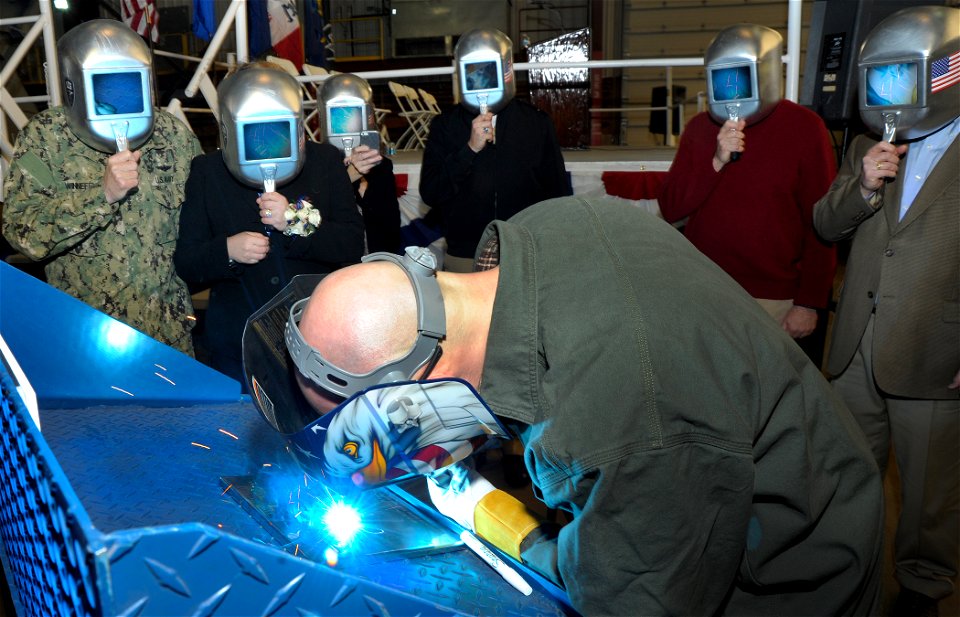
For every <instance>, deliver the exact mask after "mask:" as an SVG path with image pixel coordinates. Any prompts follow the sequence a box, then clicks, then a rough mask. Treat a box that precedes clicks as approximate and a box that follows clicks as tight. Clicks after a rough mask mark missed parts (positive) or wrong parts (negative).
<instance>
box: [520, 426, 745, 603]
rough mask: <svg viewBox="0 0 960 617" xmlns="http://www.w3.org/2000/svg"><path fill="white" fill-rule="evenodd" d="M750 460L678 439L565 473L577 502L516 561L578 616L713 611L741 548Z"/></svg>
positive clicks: (727, 585)
mask: <svg viewBox="0 0 960 617" xmlns="http://www.w3.org/2000/svg"><path fill="white" fill-rule="evenodd" d="M751 467H752V460H751V456H750V454H749V452H735V451H724V450H722V449H719V448H715V447H710V446H708V445H705V444H690V443H688V444H685V445H677V446H674V447H668V448H661V449H658V450H652V451H647V452H641V453H636V454H633V455H631V456H627V457H624V458H621V459H618V460H616V461H614V462H611V463H608V464H605V465H602V466H600V467H595V468H592V469H588V470H586V471H584V472H583V473H581V474H580V475H578V476H575V477H571V478H568V479H566V480H565V482H568V483H569V485H570V487H571V489H570V490H571V491H573V493H574V494H579V495H584V496H587V495H588V497H584V499H583V502H584V504H585V505H584V507H583V508H582V509H579V510H575V511H574V512H573V520H572V521H571V522H570V523H568V524H567V525H566V526H564V527H563V528H561V530H560V533H559V535H558V536H556V537H555V538H553V537H550V536H549V535H543V536H541V537H540V538H539V539H538V540H537V541H536V542H534V543H533V544H532V545H528V546H524V547H522V549H523V550H522V553H521V557H522V559H523V562H524V564H526V565H528V566H530V567H531V568H533V569H535V570H537V571H538V572H540V573H541V574H543V575H544V576H545V577H546V578H548V579H551V580H553V581H554V582H556V583H558V584H559V585H561V586H563V587H565V588H566V590H567V592H568V594H569V596H570V599H571V602H572V603H573V606H575V607H576V608H577V610H578V611H580V612H581V613H583V614H585V615H709V614H713V612H714V611H715V610H716V607H718V606H721V605H722V603H723V598H724V596H725V595H726V594H727V592H728V591H729V589H730V586H731V584H732V582H733V580H734V577H735V576H736V573H737V569H738V566H739V562H740V558H741V555H742V553H743V545H744V538H745V537H746V534H747V522H748V520H749V518H750V499H751V490H752V488H753V487H752V484H751V482H750V478H751V477H752V475H751V474H752V472H751ZM668 469H669V470H670V472H669V473H664V470H668ZM678 487H682V488H678Z"/></svg>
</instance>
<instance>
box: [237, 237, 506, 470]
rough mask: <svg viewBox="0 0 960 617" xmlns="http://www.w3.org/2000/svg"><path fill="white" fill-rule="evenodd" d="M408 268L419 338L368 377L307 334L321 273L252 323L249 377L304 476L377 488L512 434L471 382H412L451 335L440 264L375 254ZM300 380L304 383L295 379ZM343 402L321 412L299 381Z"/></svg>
mask: <svg viewBox="0 0 960 617" xmlns="http://www.w3.org/2000/svg"><path fill="white" fill-rule="evenodd" d="M364 261H366V262H370V261H389V262H391V263H394V264H396V265H397V266H399V267H400V268H402V269H403V271H404V273H405V274H406V275H407V277H408V279H409V280H410V282H411V285H412V286H413V290H414V295H415V297H416V301H417V324H418V325H417V330H418V332H417V339H416V341H415V342H414V344H413V346H412V347H411V349H410V351H409V352H408V353H406V354H405V355H404V356H403V357H401V358H399V359H397V360H395V361H393V362H389V363H387V364H385V365H383V366H380V367H378V368H376V369H374V370H372V371H370V372H369V373H364V374H356V373H351V372H349V371H346V370H344V369H342V368H340V367H337V366H336V365H335V364H333V363H332V362H329V361H328V360H326V359H325V358H323V356H322V355H321V354H320V352H319V351H318V350H317V349H314V348H313V347H311V346H310V345H309V344H308V343H307V342H306V341H305V340H304V338H303V335H302V333H301V332H300V329H299V322H300V319H301V317H302V315H303V310H304V307H305V304H306V302H307V300H308V299H309V296H310V294H311V292H312V291H313V288H314V287H315V286H316V284H318V283H319V281H320V279H322V276H319V277H312V278H310V279H302V277H295V278H294V280H293V281H292V282H291V283H290V285H288V286H287V288H285V289H284V290H283V291H281V293H280V294H278V295H277V296H276V297H275V298H274V299H273V300H271V302H269V303H268V304H267V305H265V306H264V307H262V308H261V309H260V310H259V311H257V312H256V313H254V315H252V316H251V317H250V319H249V320H248V321H247V326H246V328H245V330H244V335H243V358H244V372H245V378H246V380H247V385H248V388H249V390H250V392H251V394H252V397H253V400H254V403H255V405H256V406H257V408H258V410H259V411H260V413H261V415H263V417H264V418H265V419H266V420H267V421H268V422H269V423H270V425H271V426H273V428H274V429H276V430H277V431H278V432H280V433H281V434H283V435H285V436H286V437H287V438H288V440H289V442H290V444H291V451H292V452H293V453H294V455H295V456H296V458H297V459H298V461H299V462H300V464H301V466H302V467H303V468H304V470H305V471H307V473H310V474H311V475H314V476H316V477H323V478H325V479H326V480H328V481H336V480H338V479H339V480H349V481H350V483H351V484H352V485H353V486H361V487H367V486H374V485H376V484H379V483H383V482H391V481H395V480H397V479H400V478H401V477H405V476H407V475H409V474H427V473H432V471H434V470H436V469H437V468H438V467H442V466H445V465H448V464H451V463H454V462H456V461H458V460H461V459H462V458H464V457H465V456H468V455H469V454H470V453H471V452H473V451H474V449H475V448H476V447H477V446H479V445H480V444H481V443H482V442H484V441H485V440H486V439H487V438H488V437H490V436H501V437H503V436H505V435H506V431H505V430H504V429H503V427H502V426H500V424H499V422H498V421H497V420H496V418H495V417H494V416H493V414H492V413H491V412H490V411H489V409H488V408H487V407H486V405H485V404H484V403H483V401H482V399H480V397H479V395H478V394H477V393H476V391H474V390H473V388H472V387H470V386H469V384H466V383H465V382H463V381H460V380H457V379H442V380H431V381H419V382H414V381H411V377H412V376H413V375H415V374H416V373H417V372H418V371H420V369H421V368H423V367H428V370H429V367H430V366H431V365H432V364H433V363H435V362H436V360H437V359H438V358H439V356H440V353H441V352H440V341H441V340H442V339H443V338H444V336H445V334H446V318H445V313H444V308H443V296H442V295H441V293H440V287H439V285H438V284H437V281H436V258H435V257H434V256H433V254H432V253H431V252H430V251H429V250H428V249H423V248H419V247H408V248H407V251H406V254H405V255H404V256H402V257H400V256H397V255H394V254H392V253H373V254H371V255H368V256H366V257H365V258H364ZM298 376H299V377H298ZM304 379H305V380H307V381H308V382H309V385H308V386H307V387H316V388H319V389H320V390H321V391H322V392H323V393H324V395H325V398H327V399H329V400H332V401H336V402H338V404H337V405H336V406H335V407H334V408H333V409H332V410H331V411H329V412H327V413H326V414H323V415H322V416H321V415H320V413H319V412H318V411H316V410H315V409H314V408H313V407H312V406H311V405H310V404H309V402H308V401H307V399H306V397H305V396H304V394H303V390H302V388H301V384H300V383H298V381H299V380H304Z"/></svg>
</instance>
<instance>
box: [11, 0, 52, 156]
mask: <svg viewBox="0 0 960 617" xmlns="http://www.w3.org/2000/svg"><path fill="white" fill-rule="evenodd" d="M29 23H32V24H33V25H32V26H31V27H30V29H29V30H28V31H27V34H26V35H25V36H24V37H23V40H22V41H20V44H19V45H17V48H16V49H15V50H14V51H13V54H12V55H11V56H10V57H9V58H8V59H7V61H6V63H5V64H4V65H3V69H2V70H0V153H2V155H3V158H4V159H6V160H9V159H10V158H11V157H12V156H13V144H12V143H11V142H10V140H9V138H8V136H7V125H6V123H7V117H9V118H10V119H11V120H12V121H13V124H14V126H16V127H17V130H18V131H19V130H20V129H22V128H23V127H24V126H26V124H27V121H28V120H29V118H27V115H26V114H25V113H23V109H21V108H20V105H19V104H20V103H35V102H41V101H43V102H48V103H50V105H59V104H60V69H59V65H58V64H57V53H56V51H57V44H56V36H55V35H54V31H53V14H52V13H51V7H50V0H40V14H39V15H33V16H30V17H14V18H12V19H0V27H3V26H16V25H20V24H29ZM41 34H42V35H43V48H44V55H45V57H46V60H47V61H46V63H45V64H44V67H45V68H46V79H47V95H46V96H39V97H32V96H31V97H14V96H13V95H12V94H11V93H10V92H9V91H8V90H7V88H6V86H7V82H8V81H9V80H10V78H11V77H13V75H14V74H15V72H16V70H17V67H18V66H20V63H21V62H22V61H23V58H24V57H25V56H26V55H27V52H28V51H29V50H30V48H31V47H32V46H33V44H34V42H36V40H37V38H39V37H40V35H41Z"/></svg>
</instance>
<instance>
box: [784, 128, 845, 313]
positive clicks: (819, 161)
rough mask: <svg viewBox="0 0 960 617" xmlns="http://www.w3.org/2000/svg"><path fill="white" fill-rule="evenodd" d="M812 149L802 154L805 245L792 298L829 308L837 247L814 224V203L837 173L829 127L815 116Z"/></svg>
mask: <svg viewBox="0 0 960 617" xmlns="http://www.w3.org/2000/svg"><path fill="white" fill-rule="evenodd" d="M807 135H808V139H810V140H811V141H810V152H808V153H805V154H804V155H802V156H801V157H800V172H799V185H798V191H799V194H798V195H797V202H798V204H797V205H798V206H799V207H800V210H801V213H802V216H803V226H804V230H803V248H802V251H801V254H800V281H799V283H798V286H797V291H796V294H795V295H794V298H793V302H794V304H798V305H801V306H808V307H812V308H826V307H827V304H828V303H829V300H830V295H831V290H832V289H833V276H834V273H835V272H836V269H837V251H836V247H835V246H834V245H833V244H830V243H828V242H825V241H824V240H822V239H821V238H820V237H819V236H818V235H817V232H816V229H815V228H814V226H813V206H814V204H816V203H817V200H818V199H820V197H822V196H823V195H824V194H825V193H826V192H827V190H828V189H829V188H830V183H831V182H832V181H833V179H834V177H835V176H836V163H835V161H836V157H835V155H834V153H833V148H832V146H831V145H830V137H829V135H828V133H827V128H826V126H824V124H823V121H822V120H820V118H813V125H812V126H811V127H810V131H809V132H807Z"/></svg>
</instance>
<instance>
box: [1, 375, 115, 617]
mask: <svg viewBox="0 0 960 617" xmlns="http://www.w3.org/2000/svg"><path fill="white" fill-rule="evenodd" d="M4 366H5V365H4V364H3V363H0V474H2V475H0V538H2V540H3V546H4V550H5V552H6V555H7V558H8V563H9V567H10V571H8V572H7V576H8V578H10V579H11V580H12V581H13V582H14V583H15V585H16V587H17V590H18V592H19V594H20V598H19V600H20V604H21V606H22V607H23V609H24V610H25V611H26V612H27V613H28V614H32V615H44V614H59V615H95V614H99V611H100V609H101V607H100V600H99V596H98V593H97V585H96V565H95V560H94V557H93V554H92V553H93V552H94V551H95V550H96V549H97V548H98V547H99V544H98V540H99V537H100V534H99V533H98V532H97V531H96V530H95V529H93V527H92V525H91V523H90V521H89V519H88V518H87V516H86V514H85V513H84V512H83V510H82V508H79V507H77V503H78V502H77V498H76V496H75V495H74V494H73V491H72V489H71V488H70V485H69V483H68V482H67V480H66V478H65V477H64V475H63V472H62V471H61V470H60V468H59V466H58V465H57V463H56V459H54V457H53V456H52V454H51V453H50V451H49V449H48V448H47V445H46V443H45V442H44V440H43V437H42V436H41V435H40V432H39V431H38V430H37V427H36V425H35V424H34V422H33V420H32V419H31V418H30V415H29V413H28V412H27V410H26V408H25V406H24V405H23V401H22V400H21V399H20V397H19V396H18V395H17V392H16V390H15V389H14V387H13V382H12V380H11V379H10V376H9V374H8V373H7V371H6V369H5V368H4Z"/></svg>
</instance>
